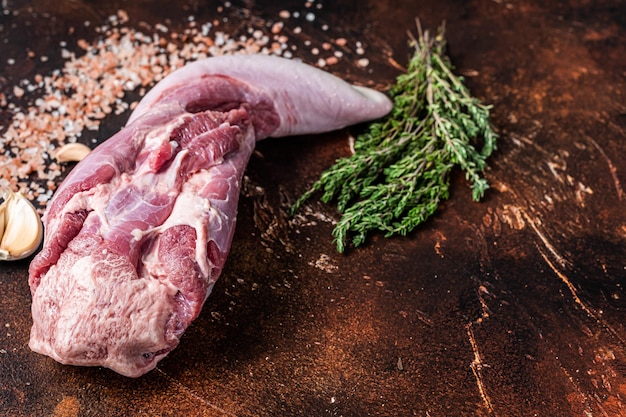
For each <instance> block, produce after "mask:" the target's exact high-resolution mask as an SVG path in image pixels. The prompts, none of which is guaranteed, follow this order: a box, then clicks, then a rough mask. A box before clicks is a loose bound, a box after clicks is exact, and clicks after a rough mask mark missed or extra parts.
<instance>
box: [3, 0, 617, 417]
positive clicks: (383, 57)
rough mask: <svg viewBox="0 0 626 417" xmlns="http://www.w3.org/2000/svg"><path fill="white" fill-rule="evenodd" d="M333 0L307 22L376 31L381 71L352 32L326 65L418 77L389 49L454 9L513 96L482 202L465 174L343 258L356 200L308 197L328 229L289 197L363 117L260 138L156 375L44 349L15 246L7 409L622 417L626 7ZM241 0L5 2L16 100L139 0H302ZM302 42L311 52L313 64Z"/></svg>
mask: <svg viewBox="0 0 626 417" xmlns="http://www.w3.org/2000/svg"><path fill="white" fill-rule="evenodd" d="M317 3H321V4H322V5H323V7H322V8H321V9H315V14H316V21H315V22H313V23H311V24H309V23H307V22H305V21H304V20H303V19H301V20H302V23H301V26H302V28H303V29H304V30H303V33H302V34H301V35H300V36H298V35H296V34H290V39H291V42H292V43H297V42H304V41H305V40H307V39H309V40H313V41H314V42H322V41H324V40H325V39H331V38H335V37H345V38H347V39H349V40H351V41H352V40H354V39H358V40H360V41H361V42H362V43H363V45H364V46H365V49H366V54H365V56H366V57H367V58H368V59H369V60H370V65H369V66H368V67H367V68H366V69H363V68H360V67H359V66H358V65H356V64H355V61H356V59H358V58H359V57H358V56H357V55H356V54H351V53H349V52H348V53H346V55H345V57H344V59H342V60H341V62H340V63H339V64H338V65H336V66H333V67H332V68H329V69H330V70H331V71H332V72H334V73H336V74H338V75H340V76H342V77H343V78H345V79H347V80H349V81H352V82H355V83H360V84H367V85H372V86H374V87H377V88H380V89H385V88H386V87H388V86H389V85H390V84H391V83H392V82H393V80H394V78H395V76H396V75H397V74H398V73H399V69H398V68H397V67H396V66H394V65H392V64H391V63H390V60H389V58H393V60H394V61H396V62H397V63H399V64H400V65H405V64H406V62H407V58H408V56H409V52H410V51H409V49H408V48H407V42H406V40H407V35H406V32H407V31H409V30H410V31H414V30H415V23H414V19H415V17H419V18H420V19H421V22H422V25H423V26H424V27H425V28H429V29H431V30H433V29H435V28H436V27H437V26H438V25H439V24H441V22H442V21H444V20H445V21H446V25H447V38H448V42H449V54H450V56H451V59H452V61H453V62H454V64H455V65H456V67H457V72H459V73H461V74H466V75H467V84H468V86H469V87H470V89H471V91H472V93H473V94H474V95H476V96H477V97H479V98H480V99H481V100H483V101H484V102H486V103H490V104H493V106H494V109H493V122H494V125H495V126H496V128H497V130H498V132H499V134H500V140H499V146H498V150H497V152H496V153H495V154H494V155H493V156H492V158H491V159H490V169H489V170H488V171H487V172H486V176H487V179H488V180H489V182H490V184H491V186H492V187H491V189H490V190H489V191H488V192H487V195H486V198H485V200H484V201H483V202H481V203H473V202H472V201H471V198H470V197H471V196H470V191H469V189H468V188H467V187H466V184H465V181H464V179H463V177H462V175H458V173H457V175H455V176H454V178H453V183H454V187H453V192H452V195H451V198H450V200H449V201H448V202H446V203H445V204H444V205H443V206H442V207H441V210H440V211H439V212H438V213H437V215H436V216H434V217H433V218H432V219H431V220H429V221H428V222H427V223H426V224H424V225H423V226H422V227H419V228H418V229H417V230H416V231H415V232H414V233H412V234H411V235H410V236H407V237H405V238H392V239H383V238H382V237H380V236H373V237H372V238H371V239H370V240H369V241H368V243H367V245H365V246H364V247H362V248H359V249H356V250H350V251H348V253H346V254H344V255H340V254H338V253H336V251H335V249H334V245H333V242H332V237H331V235H330V232H331V230H332V224H331V223H329V222H328V221H324V219H321V218H320V217H321V216H320V215H324V216H327V217H330V218H336V212H335V211H334V208H333V207H332V206H324V205H321V204H320V203H315V202H312V203H310V205H309V208H310V209H311V210H310V211H309V214H308V215H307V219H308V220H310V221H312V222H315V224H314V225H309V224H305V223H303V222H294V221H292V220H291V219H290V218H289V217H288V216H287V214H286V212H287V209H288V207H289V204H290V202H292V201H293V200H294V199H295V198H297V196H298V195H299V194H300V193H301V192H303V191H304V190H305V189H306V188H307V186H308V185H310V184H311V182H312V181H314V180H315V179H316V178H317V176H318V175H319V174H320V172H321V171H322V170H323V169H324V168H326V167H328V166H329V165H330V164H332V162H333V161H334V160H335V159H336V158H337V157H340V156H345V155H347V153H348V145H347V143H348V142H347V138H348V134H349V131H348V130H345V131H341V132H335V133H332V134H327V135H319V136H315V137H296V138H286V139H280V140H273V139H271V140H267V141H264V142H262V143H260V144H259V146H258V152H257V153H256V154H255V155H254V156H253V158H252V160H251V162H250V165H249V167H248V170H247V173H246V175H247V179H248V180H247V182H246V187H245V188H244V190H243V192H242V197H241V202H240V215H239V223H238V226H237V231H236V235H235V239H234V242H233V247H232V252H231V256H230V258H229V260H228V262H227V265H226V268H225V270H224V273H223V275H222V277H221V279H220V281H219V282H218V284H217V285H216V287H215V289H214V291H213V294H212V295H211V297H210V298H209V300H208V301H207V303H206V305H205V309H204V311H203V313H202V315H201V316H200V317H199V318H198V319H197V321H196V322H195V323H194V324H193V325H192V326H191V327H190V328H189V329H188V331H187V332H186V334H185V335H184V337H183V338H182V341H181V344H180V346H179V347H178V348H177V349H176V350H175V351H174V352H172V353H171V354H170V355H169V356H168V357H167V358H166V359H164V360H163V361H162V362H161V363H160V364H159V366H158V369H156V370H155V371H153V372H151V373H149V374H147V375H145V376H143V377H141V378H139V379H127V378H124V377H121V376H119V375H117V374H114V373H113V372H111V371H108V370H105V369H100V368H77V367H66V366H62V365H59V364H57V363H55V362H53V361H52V360H51V359H49V358H47V357H43V356H40V355H37V354H34V353H32V352H31V351H30V350H29V349H28V346H27V343H28V335H29V330H30V324H31V321H30V320H31V319H30V293H29V289H28V284H27V278H28V275H27V268H28V260H26V261H21V262H14V263H2V264H1V265H0V329H1V330H0V349H2V350H0V352H1V353H0V415H7V416H92V415H93V416H104V415H106V416H126V415H150V416H167V415H187V416H293V415H302V416H326V415H328V416H366V415H371V416H430V417H435V416H442V417H444V416H445V417H450V416H525V417H526V416H535V415H536V416H620V415H626V405H625V404H624V400H625V398H626V355H625V353H626V350H625V349H626V329H625V327H624V318H625V316H626V301H624V300H625V298H626V292H625V289H624V285H625V284H626V271H625V268H626V257H625V255H626V249H625V246H624V243H625V237H626V213H625V210H624V208H625V204H624V192H623V185H622V184H623V183H624V182H626V171H625V168H624V167H625V163H626V106H625V101H624V92H625V91H624V90H625V84H626V60H625V59H624V56H626V4H625V3H624V2H622V1H620V0H604V1H591V0H572V1H532V0H519V1H514V0H511V1H505V0H499V1H489V0H470V1H465V0H463V1H461V0H457V1H455V0H438V1H416V0H412V1H390V2H381V1H369V2H362V1H352V0H348V1H334V2H330V1H329V2H314V4H317ZM223 4H224V3H221V2H211V1H207V2H199V1H181V2H168V1H135V2H126V1H111V2H107V4H106V5H101V4H100V2H98V1H59V2H48V1H34V2H25V1H7V2H6V7H5V9H6V10H9V11H10V12H9V13H5V14H4V15H3V16H0V24H1V26H0V28H1V29H2V30H1V31H0V57H5V59H0V76H2V78H1V81H2V83H1V85H0V88H2V89H3V90H2V91H3V92H5V94H7V96H8V99H9V100H10V101H11V100H14V101H15V102H18V100H17V99H15V98H12V97H11V91H12V86H13V85H14V84H15V83H16V82H17V81H19V80H20V79H23V78H30V77H33V76H34V75H35V74H37V73H40V74H45V73H47V72H49V71H52V70H53V69H54V68H58V67H59V65H60V64H59V63H60V57H58V56H57V55H58V53H57V54H56V55H55V53H56V52H55V51H57V50H58V44H59V41H60V40H65V41H67V43H68V47H72V46H73V45H75V43H76V41H77V40H78V39H81V38H84V39H86V40H88V41H89V42H92V41H93V40H95V39H96V38H97V36H98V34H97V33H95V32H94V30H93V27H94V26H97V25H100V24H101V23H104V22H105V21H106V18H107V17H108V16H109V15H110V14H112V13H115V12H116V11H117V9H119V8H123V9H124V10H126V11H127V12H128V14H129V16H130V22H129V25H131V26H133V25H137V26H138V27H139V26H141V22H142V21H143V22H147V23H149V24H150V25H154V24H156V23H158V22H164V21H165V20H166V19H168V20H167V22H168V25H169V26H170V27H174V28H175V27H180V28H182V27H184V25H185V24H186V23H187V21H186V19H187V16H189V15H194V16H195V19H196V20H197V21H199V22H200V21H203V19H204V20H211V19H213V18H214V17H215V16H218V17H221V16H224V15H226V14H228V15H229V16H230V20H229V23H228V24H227V25H225V26H224V28H223V29H226V28H227V29H228V30H232V31H233V32H237V31H241V30H243V29H245V28H247V27H248V26H254V25H258V24H262V23H263V22H267V21H272V20H276V19H277V16H278V12H279V11H280V10H283V9H285V10H291V11H294V10H300V11H301V12H305V11H306V9H305V5H304V2H300V1H298V2H296V1H285V2H282V3H281V4H280V6H277V5H276V2H273V1H245V2H244V1H233V2H232V6H231V7H230V8H228V9H227V10H226V11H223V12H221V13H218V12H217V7H218V6H219V5H223ZM244 11H249V13H244ZM84 20H89V21H90V22H92V24H93V25H92V26H90V27H86V26H85V25H83V24H81V23H82V22H83V21H84ZM323 24H327V25H328V28H329V29H328V30H327V31H324V30H322V29H321V26H322V25H323ZM70 27H72V28H74V29H75V30H74V31H73V32H72V33H71V34H70V33H69V32H70V31H69V28H70ZM142 27H143V26H142ZM302 45H303V46H302V48H299V49H298V51H297V52H296V53H295V54H294V55H296V56H297V57H300V58H302V59H303V60H305V61H307V62H311V63H314V62H315V61H316V59H317V58H315V57H314V56H312V55H311V54H310V53H309V52H308V49H307V48H305V47H304V44H302ZM26 49H29V50H32V51H34V52H35V53H37V55H38V56H39V55H42V54H47V55H48V56H50V60H48V61H46V62H41V61H40V60H32V59H30V60H29V59H27V58H26V56H25V52H24V51H25V50H26ZM6 57H13V58H15V59H16V64H14V65H6V64H5V62H6ZM0 114H1V120H2V121H3V122H4V123H8V122H9V121H10V118H11V114H10V112H9V111H8V110H6V109H3V110H2V112H1V113H0ZM125 117H127V114H125V115H122V116H121V117H110V118H108V119H107V120H106V121H105V123H104V124H103V126H102V128H101V129H100V131H99V132H95V133H94V135H97V136H98V138H99V140H102V139H104V138H106V137H107V136H108V135H109V134H111V133H112V132H114V131H116V130H117V129H119V128H120V126H121V125H122V124H123V123H124V119H125ZM352 132H354V128H353V129H352ZM0 140H1V139H0ZM310 213H313V214H310ZM315 213H317V216H316V215H314V214H315ZM316 262H317V264H316Z"/></svg>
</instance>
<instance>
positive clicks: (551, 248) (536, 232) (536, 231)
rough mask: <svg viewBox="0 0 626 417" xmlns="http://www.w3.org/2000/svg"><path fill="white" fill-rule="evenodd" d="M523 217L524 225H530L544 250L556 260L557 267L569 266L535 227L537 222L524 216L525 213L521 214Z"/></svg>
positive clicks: (537, 227) (526, 215)
mask: <svg viewBox="0 0 626 417" xmlns="http://www.w3.org/2000/svg"><path fill="white" fill-rule="evenodd" d="M523 215H524V218H525V219H526V223H528V224H529V225H530V227H531V228H532V229H533V231H534V232H535V234H536V235H537V236H538V237H539V239H540V240H541V242H542V243H543V245H544V246H545V248H546V249H547V250H548V251H549V252H550V253H551V254H552V256H554V259H556V260H557V262H558V263H559V265H561V266H566V265H569V263H570V262H569V261H568V260H567V259H565V258H564V257H563V256H561V255H560V254H559V252H558V251H557V250H556V248H555V247H554V246H553V245H552V243H550V241H549V240H548V238H547V237H546V235H544V234H543V232H542V231H541V230H540V229H539V226H537V222H536V221H535V220H533V219H532V218H531V217H530V216H529V215H528V214H526V212H523Z"/></svg>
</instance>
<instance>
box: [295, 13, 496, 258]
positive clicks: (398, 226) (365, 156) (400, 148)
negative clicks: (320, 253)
mask: <svg viewBox="0 0 626 417" xmlns="http://www.w3.org/2000/svg"><path fill="white" fill-rule="evenodd" d="M417 29H418V38H415V37H414V36H413V35H412V34H411V33H409V41H410V45H411V46H412V47H414V49H415V51H414V53H413V56H412V58H411V59H410V61H409V65H408V68H407V70H406V72H405V73H403V74H401V75H399V76H398V77H397V79H396V83H395V85H394V86H393V87H392V88H391V90H390V91H389V94H390V96H391V97H392V99H393V101H394V106H393V109H392V111H391V113H390V114H389V115H388V116H386V117H385V118H383V119H382V120H380V121H378V122H375V123H372V124H370V125H369V127H368V130H367V131H366V132H365V133H363V134H361V135H359V136H358V137H357V139H356V140H355V143H354V154H352V155H351V156H350V157H346V158H341V159H338V160H337V161H336V163H335V165H333V166H332V167H330V168H329V169H327V170H326V171H324V172H323V173H322V174H321V176H320V178H319V180H317V181H316V182H315V183H314V184H313V185H312V186H311V188H310V189H309V190H308V191H306V192H305V193H304V194H303V195H302V196H301V197H300V198H299V199H298V200H297V201H296V203H295V204H294V206H293V207H292V212H294V213H295V212H296V211H297V210H298V208H299V207H300V206H301V205H302V204H303V203H304V202H305V201H307V200H308V199H309V198H311V197H312V196H313V195H314V194H315V193H318V192H322V195H321V197H320V200H321V201H323V202H325V203H329V202H331V201H332V200H336V202H337V209H338V210H339V212H340V213H341V214H342V216H341V218H340V220H339V221H338V223H337V225H336V226H335V229H334V230H333V235H334V239H335V243H336V245H337V250H338V251H339V252H343V251H344V250H345V247H346V244H347V241H348V237H349V235H351V236H352V244H353V245H354V246H358V245H360V244H362V243H363V242H364V241H365V240H366V237H367V234H368V233H369V232H370V231H375V230H378V231H381V232H383V233H384V235H385V236H386V237H389V236H392V235H395V234H400V235H406V234H407V233H409V232H410V231H412V230H413V229H414V228H415V227H416V226H418V225H419V224H421V223H423V222H424V221H425V220H426V219H428V218H429V217H430V216H431V215H432V214H433V213H434V212H435V211H436V210H437V208H438V207H439V205H440V203H441V202H442V201H443V200H445V199H447V198H448V197H449V189H450V172H451V171H452V170H453V168H454V167H457V166H458V167H460V168H461V170H463V171H464V172H465V177H466V179H467V181H468V182H469V184H470V187H471V190H472V198H473V199H474V200H475V201H478V200H480V199H481V198H482V197H483V195H484V193H485V191H486V190H487V188H488V187H489V186H488V183H487V181H486V180H485V178H484V177H483V176H482V171H483V170H484V169H485V167H486V160H487V158H488V157H489V156H490V155H491V153H492V152H493V150H494V149H495V147H496V139H497V135H496V133H495V131H494V129H493V127H492V124H491V122H490V120H489V111H490V109H491V106H487V105H483V104H482V103H481V102H480V101H479V100H478V99H476V98H474V97H472V96H471V95H470V93H469V91H468V89H467V87H466V86H465V84H464V79H463V77H461V76H457V75H455V74H454V72H453V71H454V67H453V66H452V64H451V62H450V59H449V58H448V56H447V55H446V51H445V47H446V42H445V37H444V34H445V26H444V25H441V26H440V28H439V30H438V32H437V35H436V36H435V37H431V36H430V34H429V32H428V31H422V28H421V25H420V23H419V21H417Z"/></svg>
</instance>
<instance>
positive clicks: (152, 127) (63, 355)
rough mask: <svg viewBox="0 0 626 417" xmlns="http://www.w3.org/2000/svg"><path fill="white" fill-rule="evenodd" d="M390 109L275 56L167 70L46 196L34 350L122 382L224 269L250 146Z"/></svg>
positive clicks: (153, 354)
mask: <svg viewBox="0 0 626 417" xmlns="http://www.w3.org/2000/svg"><path fill="white" fill-rule="evenodd" d="M390 109H391V102H390V100H389V99H388V98H387V97H386V96H384V95H383V94H381V93H378V92H376V91H374V90H370V89H367V88H362V87H353V86H350V85H349V84H347V83H345V82H343V81H342V80H340V79H338V78H336V77H334V76H332V75H330V74H328V73H326V72H324V71H321V70H318V69H315V68H313V67H310V66H308V65H305V64H302V63H298V62H295V61H291V60H287V59H283V58H277V57H268V56H261V55H238V56H224V57H219V58H208V59H206V60H202V61H198V62H195V63H193V64H190V65H188V66H186V67H184V68H182V69H180V70H178V71H176V72H174V73H172V74H170V75H169V76H168V77H166V78H165V79H164V80H163V81H161V82H160V83H159V84H158V85H157V86H156V87H155V88H154V89H153V90H152V91H150V92H149V93H148V94H147V95H146V97H144V99H143V100H142V101H141V103H140V104H139V106H138V107H137V108H136V110H135V111H134V112H133V114H132V115H131V117H130V119H129V123H128V124H127V126H126V127H125V128H123V129H122V130H121V131H120V132H119V133H117V134H116V135H114V136H113V137H111V138H110V139H108V140H107V141H106V142H104V143H103V144H102V145H100V146H99V147H98V148H96V149H95V150H94V151H93V152H92V153H91V154H90V155H89V156H88V157H87V158H85V159H84V160H83V161H81V162H80V163H79V164H78V165H77V166H76V167H75V168H74V169H73V170H72V172H71V173H70V174H69V175H68V176H67V178H66V179H65V181H64V182H63V183H62V184H61V185H60V186H59V188H58V190H57V193H56V194H55V196H54V198H53V199H52V201H51V202H50V204H49V206H48V209H47V212H46V214H45V216H44V224H45V228H46V232H45V233H46V234H45V241H44V247H43V249H42V251H41V252H40V253H39V254H38V255H37V256H36V257H35V258H34V259H33V261H32V263H31V265H30V271H29V272H30V277H29V284H30V288H31V293H32V296H33V302H32V315H33V327H32V330H31V338H30V347H31V349H32V350H34V351H35V352H39V353H42V354H45V355H48V356H50V357H52V358H54V359H55V360H57V361H59V362H61V363H64V364H72V365H87V366H104V367H107V368H110V369H113V370H114V371H116V372H118V373H120V374H123V375H126V376H131V377H137V376H140V375H142V374H144V373H146V372H148V371H149V370H151V369H153V368H154V367H155V366H156V364H157V362H158V361H159V360H160V359H162V358H163V357H164V356H165V355H166V354H167V353H168V352H170V351H171V350H172V349H174V348H175V347H176V346H177V345H178V342H179V338H180V336H181V335H182V333H183V332H184V331H185V329H186V328H187V327H188V326H189V324H190V323H191V322H192V321H193V320H194V319H195V318H196V317H197V316H198V314H199V313H200V311H201V309H202V305H203V303H204V301H205V300H206V298H207V297H208V295H209V293H210V292H211V289H212V287H213V285H214V283H215V281H216V280H217V278H218V276H219V274H220V272H221V270H222V267H223V266H224V262H225V261H226V256H227V255H228V252H229V249H230V244H231V240H232V237H233V232H234V229H235V218H236V214H237V201H238V198H239V192H240V185H241V178H242V175H243V172H244V170H245V167H246V164H247V162H248V159H249V157H250V155H251V153H252V151H253V149H254V144H255V142H256V141H257V140H260V139H263V138H265V137H268V136H287V135H292V134H311V133H320V132H324V131H330V130H335V129H339V128H342V127H345V126H348V125H351V124H355V123H359V122H363V121H366V120H370V119H375V118H378V117H381V116H383V115H385V114H386V113H387V112H389V110H390Z"/></svg>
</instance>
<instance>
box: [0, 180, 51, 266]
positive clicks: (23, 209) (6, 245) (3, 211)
mask: <svg viewBox="0 0 626 417" xmlns="http://www.w3.org/2000/svg"><path fill="white" fill-rule="evenodd" d="M42 239H43V225H42V223H41V219H40V217H39V214H38V213H37V210H36V209H35V207H34V206H33V205H32V204H31V202H30V201H28V199H27V198H26V197H24V196H23V195H22V194H20V193H14V192H12V191H10V190H5V189H0V261H14V260H18V259H23V258H26V257H28V256H30V255H32V254H33V253H34V252H35V251H36V250H37V248H38V247H39V244H40V243H41V240H42Z"/></svg>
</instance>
